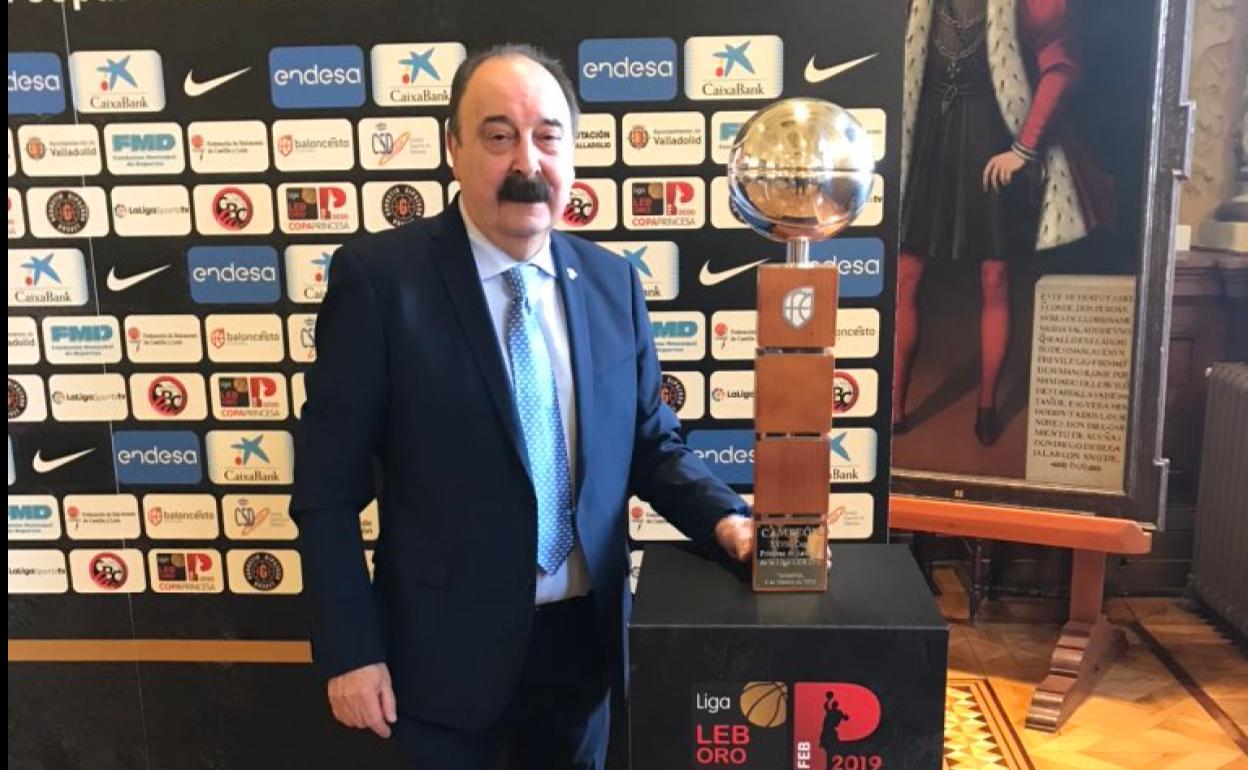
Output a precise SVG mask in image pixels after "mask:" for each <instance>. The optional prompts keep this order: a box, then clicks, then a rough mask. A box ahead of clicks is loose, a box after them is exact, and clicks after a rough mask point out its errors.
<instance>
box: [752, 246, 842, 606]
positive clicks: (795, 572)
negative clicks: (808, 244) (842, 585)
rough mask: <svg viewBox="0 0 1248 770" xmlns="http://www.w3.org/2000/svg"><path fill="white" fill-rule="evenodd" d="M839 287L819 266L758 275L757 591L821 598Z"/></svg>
mask: <svg viewBox="0 0 1248 770" xmlns="http://www.w3.org/2000/svg"><path fill="white" fill-rule="evenodd" d="M836 280H837V272H836V268H835V266H833V265H824V264H817V263H816V264H810V263H807V264H803V265H800V266H794V265H763V266H762V267H760V268H759V271H758V355H757V358H756V360H755V366H754V371H755V375H754V377H755V379H754V390H755V394H754V431H755V444H754V525H755V546H754V590H756V591H825V590H827V585H828V582H827V581H828V563H827V558H828V557H827V525H826V520H827V513H828V492H829V484H830V482H831V478H830V474H831V472H830V469H829V466H830V461H829V456H828V431H829V430H831V427H832V408H833V404H832V399H833V379H834V375H835V367H834V363H833V360H832V353H831V349H832V347H833V346H834V345H835V344H836V302H837V283H836Z"/></svg>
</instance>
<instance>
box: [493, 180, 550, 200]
mask: <svg viewBox="0 0 1248 770" xmlns="http://www.w3.org/2000/svg"><path fill="white" fill-rule="evenodd" d="M553 194H554V190H553V189H552V188H551V186H550V182H547V181H546V179H545V177H543V176H541V175H540V174H539V175H535V176H531V177H523V176H520V175H519V174H508V175H507V176H506V178H504V179H503V186H502V187H500V188H499V190H498V200H499V201H500V202H501V201H512V202H513V203H549V202H550V198H551V196H552V195H553Z"/></svg>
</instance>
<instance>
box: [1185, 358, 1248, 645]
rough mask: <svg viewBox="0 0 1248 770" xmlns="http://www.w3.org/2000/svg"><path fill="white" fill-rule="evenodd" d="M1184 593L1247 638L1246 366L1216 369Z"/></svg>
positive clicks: (1247, 483) (1247, 416)
mask: <svg viewBox="0 0 1248 770" xmlns="http://www.w3.org/2000/svg"><path fill="white" fill-rule="evenodd" d="M1195 540H1196V542H1195V547H1194V550H1193V554H1192V574H1191V577H1190V579H1189V581H1188V588H1189V590H1190V591H1191V592H1192V594H1194V595H1195V597H1196V598H1198V599H1199V600H1200V601H1201V602H1203V603H1204V604H1205V605H1206V606H1207V607H1209V609H1211V610H1213V611H1214V612H1215V613H1217V614H1218V615H1220V616H1221V617H1222V618H1223V619H1224V620H1226V622H1227V623H1229V624H1230V625H1232V626H1234V627H1235V628H1237V629H1238V630H1239V632H1240V633H1242V634H1244V635H1246V636H1248V364H1214V366H1213V372H1212V374H1211V375H1210V377H1209V393H1208V398H1207V400H1206V406H1205V435H1204V443H1203V445H1202V448H1201V453H1200V489H1199V491H1198V493H1197V500H1196V538H1195Z"/></svg>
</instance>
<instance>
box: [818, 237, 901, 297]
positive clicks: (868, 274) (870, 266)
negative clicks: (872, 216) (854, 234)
mask: <svg viewBox="0 0 1248 770" xmlns="http://www.w3.org/2000/svg"><path fill="white" fill-rule="evenodd" d="M810 258H811V261H814V262H834V263H836V272H837V273H838V274H839V275H840V278H839V281H838V288H839V289H840V292H839V293H840V296H842V297H878V296H880V292H882V291H883V290H884V241H882V240H880V239H879V238H834V239H829V240H826V241H820V242H818V243H812V244H811V245H810Z"/></svg>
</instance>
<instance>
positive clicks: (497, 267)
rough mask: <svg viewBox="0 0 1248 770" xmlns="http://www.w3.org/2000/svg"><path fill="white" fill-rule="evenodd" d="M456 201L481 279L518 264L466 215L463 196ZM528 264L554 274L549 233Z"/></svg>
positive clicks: (487, 278)
mask: <svg viewBox="0 0 1248 770" xmlns="http://www.w3.org/2000/svg"><path fill="white" fill-rule="evenodd" d="M456 202H457V203H458V204H459V213H460V215H461V216H462V217H463V218H464V229H465V230H467V231H468V243H469V245H471V247H472V258H473V260H475V261H476V263H477V274H478V275H479V276H480V277H481V280H482V281H483V282H484V281H488V280H490V279H491V278H494V277H495V276H498V275H501V274H502V273H503V272H505V271H507V270H510V269H511V268H513V267H515V266H516V265H517V264H519V263H518V262H517V261H516V260H515V259H513V258H512V257H511V255H510V254H508V253H507V252H505V251H503V250H502V249H500V248H499V247H497V246H495V245H494V244H493V243H491V242H490V240H489V239H488V238H486V237H485V233H482V232H481V230H480V229H478V228H477V225H476V223H474V222H473V221H472V218H471V217H469V216H468V211H467V209H465V208H464V200H463V196H456ZM527 262H528V264H530V265H536V266H537V268H538V269H539V270H541V271H542V272H544V273H546V274H547V275H549V276H551V277H554V276H555V257H554V255H553V254H552V253H551V251H550V235H549V234H547V235H546V240H545V241H543V243H542V245H541V248H539V249H538V250H537V252H536V253H535V254H534V255H533V256H531V257H529V259H528V260H527Z"/></svg>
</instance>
